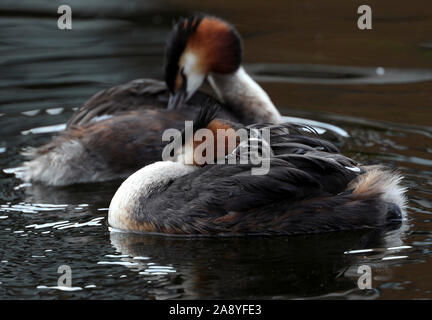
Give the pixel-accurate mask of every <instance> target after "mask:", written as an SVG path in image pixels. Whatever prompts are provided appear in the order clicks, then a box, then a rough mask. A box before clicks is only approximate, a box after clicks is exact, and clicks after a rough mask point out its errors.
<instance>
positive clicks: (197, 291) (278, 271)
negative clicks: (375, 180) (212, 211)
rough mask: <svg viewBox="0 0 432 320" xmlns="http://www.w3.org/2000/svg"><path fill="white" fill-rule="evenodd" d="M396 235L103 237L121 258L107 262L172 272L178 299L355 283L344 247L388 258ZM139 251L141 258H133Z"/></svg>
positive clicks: (272, 295)
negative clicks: (365, 250) (180, 291)
mask: <svg viewBox="0 0 432 320" xmlns="http://www.w3.org/2000/svg"><path fill="white" fill-rule="evenodd" d="M401 234H402V233H401V231H400V230H398V231H391V232H383V231H382V232H378V231H372V232H371V231H369V232H364V231H362V232H346V233H344V232H341V233H332V234H325V235H316V236H315V235H314V236H297V237H276V238H272V237H249V238H217V239H214V238H204V239H197V238H181V237H166V236H157V235H139V234H130V233H121V232H112V233H111V234H110V239H111V243H112V245H113V246H114V247H115V249H116V251H117V252H118V253H120V254H121V255H119V256H117V257H116V258H118V259H119V260H120V262H113V263H123V265H124V266H126V267H128V268H130V269H131V270H134V271H136V272H139V274H140V275H145V276H154V275H155V274H157V275H158V279H159V281H167V282H169V283H170V284H171V281H173V278H172V276H173V274H172V273H174V274H176V275H177V277H175V279H176V280H175V281H176V284H177V285H179V287H178V288H177V290H179V289H181V290H182V292H183V293H182V294H181V297H182V298H205V299H211V298H220V297H224V298H228V299H229V298H258V297H261V298H266V299H285V298H294V297H309V296H320V295H325V294H327V293H330V292H342V291H345V290H349V289H350V290H351V289H353V288H357V285H356V283H357V282H356V280H353V279H351V275H350V274H349V272H348V271H349V270H351V269H355V270H357V268H356V267H357V266H358V265H359V258H358V255H355V254H344V253H346V252H350V251H352V250H359V249H367V248H375V249H372V250H373V251H375V252H376V251H380V253H379V254H380V255H381V258H382V259H384V258H386V257H387V258H388V256H390V255H391V254H392V253H394V252H396V249H394V250H386V248H391V247H392V246H398V247H399V249H400V250H402V249H403V248H404V247H401V244H402V240H401ZM379 248H383V249H379ZM141 256H145V257H146V259H145V260H144V261H139V260H137V259H136V257H141ZM374 259H376V257H375V258H374ZM363 262H364V261H363ZM363 262H362V263H363ZM371 262H372V261H369V262H367V263H371ZM364 263H366V262H364ZM143 270H144V272H142V271H143ZM154 270H157V271H156V273H153V271H154ZM356 277H357V278H358V274H356ZM350 294H358V295H364V294H366V293H363V294H362V293H361V292H360V290H354V291H350ZM179 297H180V296H179ZM156 298H158V297H156ZM159 298H163V297H159Z"/></svg>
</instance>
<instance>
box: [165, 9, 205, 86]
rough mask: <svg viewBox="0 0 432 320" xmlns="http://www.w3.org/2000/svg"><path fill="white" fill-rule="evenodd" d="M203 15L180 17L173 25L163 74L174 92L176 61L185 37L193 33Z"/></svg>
mask: <svg viewBox="0 0 432 320" xmlns="http://www.w3.org/2000/svg"><path fill="white" fill-rule="evenodd" d="M203 18H204V16H203V15H195V16H191V17H188V18H181V19H180V20H179V21H178V22H177V23H176V24H175V25H174V27H173V29H172V31H171V33H170V35H169V36H168V40H167V43H166V49H165V65H164V74H165V82H166V84H167V86H168V89H169V90H170V91H171V92H174V87H175V81H176V77H177V74H178V71H179V70H178V68H179V66H178V62H179V59H180V57H181V55H182V53H183V51H184V49H185V47H186V42H187V39H188V38H189V37H190V36H191V34H193V33H194V32H195V30H196V28H197V27H198V25H199V24H200V23H201V21H202V19H203Z"/></svg>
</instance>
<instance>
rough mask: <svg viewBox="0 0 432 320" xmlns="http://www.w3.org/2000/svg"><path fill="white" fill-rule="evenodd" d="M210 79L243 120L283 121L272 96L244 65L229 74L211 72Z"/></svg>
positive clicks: (247, 121) (222, 97)
mask: <svg viewBox="0 0 432 320" xmlns="http://www.w3.org/2000/svg"><path fill="white" fill-rule="evenodd" d="M208 79H209V82H210V84H211V85H212V87H213V89H214V90H215V91H216V94H217V95H218V96H219V98H220V99H221V100H223V102H225V103H228V104H229V105H230V106H231V108H232V109H233V111H234V113H235V114H236V115H237V116H238V117H239V118H240V121H241V122H243V123H246V124H249V123H256V122H276V123H278V122H281V121H282V119H281V115H280V113H279V111H278V110H277V109H276V107H275V106H274V104H273V102H272V101H271V100H270V97H269V96H268V95H267V93H266V92H265V91H264V90H263V89H262V88H261V87H260V85H259V84H258V83H256V82H255V81H254V80H253V79H252V78H251V76H249V74H247V72H246V71H245V70H244V68H243V67H240V68H239V69H238V70H237V71H236V72H235V73H233V74H229V75H223V74H217V73H211V74H210V75H209V77H208Z"/></svg>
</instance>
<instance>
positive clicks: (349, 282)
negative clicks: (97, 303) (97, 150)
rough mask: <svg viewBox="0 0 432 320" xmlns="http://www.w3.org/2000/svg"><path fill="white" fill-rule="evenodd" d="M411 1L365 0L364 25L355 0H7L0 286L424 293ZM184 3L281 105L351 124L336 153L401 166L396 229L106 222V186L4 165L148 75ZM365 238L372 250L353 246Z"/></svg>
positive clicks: (430, 15)
mask: <svg viewBox="0 0 432 320" xmlns="http://www.w3.org/2000/svg"><path fill="white" fill-rule="evenodd" d="M414 2H415V3H416V4H415V5H414V4H413V3H412V2H411V4H410V6H409V8H406V7H404V6H405V3H404V2H403V1H394V0H393V1H384V0H383V1H373V0H371V1H369V4H370V5H371V7H372V8H373V14H374V22H373V23H374V24H373V28H374V29H373V30H372V31H359V30H358V29H357V28H356V17H357V15H356V11H357V7H358V5H360V4H361V3H360V2H358V3H357V2H356V1H348V2H347V1H342V0H340V1H331V2H329V1H324V0H321V1H314V2H313V3H312V2H304V3H303V2H299V1H292V2H289V1H274V0H270V1H266V2H265V3H263V2H262V1H238V2H237V1H236V2H232V3H229V4H222V2H220V4H217V3H216V2H214V3H213V4H212V5H210V4H209V5H208V6H204V5H203V4H202V1H181V2H180V1H169V2H156V1H137V0H134V1H77V0H75V1H48V0H46V1H42V0H32V1H30V0H24V1H19V2H18V1H12V0H3V1H2V2H1V3H0V77H1V78H0V169H1V170H0V243H1V245H0V298H1V299H13V298H19V299H37V298H43V299H58V298H62V299H68V298H80V299H81V298H102V299H107V298H127V299H128V298H131V299H132V298H134V299H167V298H180V299H182V298H265V299H286V298H323V299H327V298H341V299H353V298H359V299H390V298H396V299H411V298H432V273H431V271H430V270H431V269H432V258H431V257H432V255H431V249H432V221H431V220H432V215H431V214H432V127H431V124H432V109H431V107H432V96H431V89H432V82H431V78H432V51H431V48H432V46H431V43H432V39H431V32H430V31H431V30H432V5H431V4H430V1H429V0H428V1H426V0H424V1H421V0H418V1H414ZM68 3H69V4H71V6H72V10H73V17H74V19H73V30H72V31H61V30H58V29H57V14H56V12H57V7H58V6H59V5H60V4H68ZM398 4H399V6H398ZM193 11H206V12H211V13H213V14H217V15H221V16H223V17H225V18H227V19H229V20H230V21H232V22H233V23H234V24H235V25H236V26H237V27H238V29H239V30H240V32H241V33H242V34H243V35H244V37H245V60H246V61H245V62H246V63H247V64H248V65H247V67H248V69H249V70H250V71H251V72H252V73H253V74H254V76H255V77H256V79H258V80H259V81H261V83H262V85H263V86H264V88H265V89H266V90H267V91H268V92H269V94H270V96H271V97H272V99H273V100H274V101H275V102H276V104H277V105H278V106H279V108H280V109H281V110H282V111H283V113H284V114H285V115H287V116H294V117H302V118H307V119H311V120H317V121H321V122H326V123H328V124H332V125H335V126H337V127H339V128H341V129H342V130H345V131H346V132H347V133H348V134H349V137H344V136H341V135H338V134H336V133H335V134H333V135H332V138H333V139H335V142H336V143H337V144H338V145H339V146H340V147H341V149H342V151H343V152H344V153H346V154H348V155H349V156H352V157H354V158H355V159H357V160H358V161H360V162H363V163H384V164H386V165H388V166H390V167H392V168H395V169H398V170H400V171H401V172H402V173H403V174H404V176H405V177H406V179H405V185H406V186H407V187H408V188H409V207H408V218H407V220H406V221H405V222H404V225H403V226H402V228H401V229H399V230H394V231H391V232H387V233H377V232H359V233H352V232H350V233H331V234H324V235H317V236H297V237H277V238H267V237H255V238H251V237H249V238H234V239H185V238H172V237H161V236H138V235H128V234H117V233H113V234H110V232H109V231H108V227H107V225H106V220H107V219H106V218H107V209H106V208H107V207H108V205H109V202H110V199H111V196H112V195H113V192H114V191H115V190H116V187H117V185H118V183H110V184H107V183H104V184H97V185H86V186H75V187H69V188H63V189H51V188H37V187H25V186H23V185H21V182H20V181H18V180H17V179H15V178H14V176H13V175H11V174H8V173H6V172H9V171H8V170H6V172H4V169H9V168H13V167H17V166H18V165H19V164H20V162H21V161H22V160H23V158H22V156H21V155H20V151H21V150H22V149H23V148H25V147H28V146H38V145H40V144H42V143H44V142H46V141H48V140H49V139H50V137H51V136H52V135H53V134H54V133H53V132H52V131H53V130H54V129H55V128H56V127H49V126H53V125H59V124H63V123H65V122H66V121H67V119H68V118H69V117H70V116H71V114H72V113H73V110H74V108H76V107H78V106H79V105H80V104H82V103H83V102H84V101H85V100H86V99H87V98H89V97H90V96H91V95H92V94H94V93H96V92H97V91H98V90H100V89H102V88H106V87H109V86H111V85H114V84H119V83H122V82H126V81H129V80H131V79H135V78H139V77H155V78H160V77H161V64H162V54H163V46H164V39H165V37H166V35H167V32H168V31H169V29H170V26H171V21H172V20H173V19H175V18H176V17H178V16H179V15H181V14H185V13H187V12H193ZM41 128H42V129H41ZM46 131H48V132H46ZM44 132H45V133H44ZM338 132H342V133H343V132H344V131H338ZM362 249H371V250H366V251H360V252H357V253H356V252H355V251H354V252H352V251H353V250H362ZM60 265H68V266H70V267H71V269H72V285H73V288H72V290H71V291H65V290H61V289H59V288H55V287H56V286H57V280H58V278H59V276H60V274H58V273H57V270H58V267H59V266H60ZM361 265H368V266H370V267H371V269H372V275H373V280H372V287H373V289H372V290H366V291H362V290H359V289H358V287H357V279H358V277H359V274H357V269H358V267H359V266H361Z"/></svg>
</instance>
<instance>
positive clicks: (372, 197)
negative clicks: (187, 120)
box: [108, 118, 405, 236]
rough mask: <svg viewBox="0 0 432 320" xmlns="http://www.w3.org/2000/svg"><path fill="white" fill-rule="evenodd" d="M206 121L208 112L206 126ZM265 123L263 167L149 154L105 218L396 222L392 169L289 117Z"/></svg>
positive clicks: (346, 225) (280, 230) (162, 226)
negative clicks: (302, 129) (351, 154)
mask: <svg viewBox="0 0 432 320" xmlns="http://www.w3.org/2000/svg"><path fill="white" fill-rule="evenodd" d="M214 121H217V119H216V120H212V119H211V118H210V119H209V121H208V127H211V126H212V125H214V123H213V122H214ZM201 122H202V121H201ZM251 127H253V126H249V127H248V128H251ZM258 127H260V128H263V127H265V125H259V126H258ZM268 128H270V130H272V131H279V132H276V133H275V134H274V135H273V134H272V135H271V137H273V138H274V139H272V140H270V145H271V148H272V151H273V152H272V155H271V156H270V157H269V158H268V159H266V160H265V161H269V164H270V169H269V171H268V173H267V174H264V175H252V174H251V168H253V167H254V166H255V165H253V164H208V165H204V166H197V165H186V164H184V163H182V162H175V161H159V162H155V163H153V164H151V165H148V166H146V167H144V168H142V169H140V170H138V171H137V172H135V173H134V174H133V175H131V176H130V177H129V178H128V179H126V180H125V181H124V182H123V184H122V185H121V186H120V188H119V189H118V191H117V192H116V194H115V195H114V197H113V199H112V201H111V204H110V208H109V216H108V220H109V224H110V226H111V227H113V228H114V229H116V230H123V231H131V232H145V233H162V234H176V235H206V236H221V235H291V234H305V233H320V232H329V231H341V230H353V229H363V228H384V227H386V226H389V225H392V224H395V223H396V224H399V223H400V221H401V219H402V215H403V213H404V206H405V197H404V192H405V189H404V188H403V187H401V185H400V180H401V176H400V175H398V174H396V173H393V172H391V171H389V170H387V169H385V168H383V167H379V166H369V167H368V166H362V165H359V164H358V163H356V162H355V161H354V160H352V159H350V158H347V157H345V156H343V155H341V154H340V153H338V151H337V149H336V148H335V147H334V146H333V145H332V144H331V143H329V142H327V141H323V140H321V139H317V138H316V137H311V136H308V135H306V134H302V133H299V131H298V130H297V129H296V127H295V126H293V125H292V124H279V125H268ZM281 130H282V133H281Z"/></svg>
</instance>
